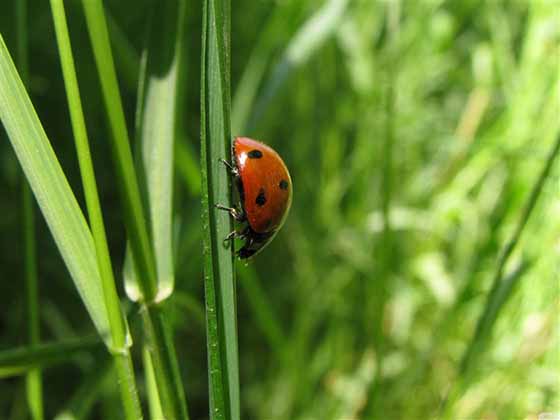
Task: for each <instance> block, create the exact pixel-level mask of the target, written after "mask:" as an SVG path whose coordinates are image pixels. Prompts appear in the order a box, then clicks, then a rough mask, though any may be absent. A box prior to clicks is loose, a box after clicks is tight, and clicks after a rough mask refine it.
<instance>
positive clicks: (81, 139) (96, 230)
mask: <svg viewBox="0 0 560 420" xmlns="http://www.w3.org/2000/svg"><path fill="white" fill-rule="evenodd" d="M51 9H52V14H53V20H54V24H55V31H56V38H57V42H58V49H59V53H60V61H61V65H62V71H63V76H64V83H65V86H66V94H67V98H68V106H69V109H70V117H71V120H72V130H73V132H74V139H75V142H76V149H77V152H78V161H79V164H80V172H81V175H82V184H83V188H84V194H85V198H86V204H87V209H88V214H89V220H90V223H91V229H92V234H93V240H94V243H95V250H96V255H97V262H98V266H99V271H100V274H101V280H102V289H103V297H104V303H105V305H106V307H107V312H108V314H109V326H110V332H111V338H112V348H111V349H110V350H111V352H112V353H113V355H114V357H115V365H116V368H117V369H116V371H117V374H118V375H119V381H118V382H119V385H120V390H121V398H122V401H123V404H124V409H125V414H126V418H129V419H135V418H138V417H141V416H142V414H141V413H142V412H141V409H140V402H139V399H138V394H137V391H136V384H135V382H134V374H133V369H132V360H131V358H130V352H129V350H128V347H129V346H130V345H131V344H132V343H131V340H130V339H127V337H130V336H129V334H128V331H127V323H126V319H125V318H124V316H123V313H122V311H121V307H120V301H119V297H118V295H117V290H116V286H115V279H114V276H113V267H112V264H111V257H110V255H109V247H108V244H107V238H106V234H105V226H104V223H103V216H102V214H101V205H100V203H99V195H98V192H97V185H96V181H95V173H94V169H93V163H92V161H91V153H90V150H89V140H88V138H87V132H86V124H85V119H84V115H83V111H82V103H81V99H80V93H79V88H78V80H77V77H76V70H75V68H74V59H73V56H72V47H71V45H70V36H69V34H68V26H67V23H66V14H65V11H64V5H63V3H62V0H51Z"/></svg>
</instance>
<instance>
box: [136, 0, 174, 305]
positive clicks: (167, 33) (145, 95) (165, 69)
mask: <svg viewBox="0 0 560 420" xmlns="http://www.w3.org/2000/svg"><path fill="white" fill-rule="evenodd" d="M184 14H185V2H184V1H180V2H177V1H163V2H160V3H159V4H158V5H157V7H154V8H153V15H152V17H151V22H150V31H149V36H148V45H147V48H146V49H145V52H144V57H143V60H142V62H143V71H142V76H141V77H142V78H143V80H142V82H141V83H140V92H139V100H138V104H139V105H138V109H137V115H136V120H137V130H136V131H137V138H138V140H139V141H140V144H141V156H142V164H143V168H142V169H143V171H142V172H143V173H144V174H145V179H146V183H147V190H148V202H149V208H150V221H151V225H152V232H151V233H152V236H151V237H152V240H153V248H154V252H155V257H156V264H157V281H158V285H157V287H158V291H157V298H156V299H157V301H162V300H164V299H166V298H167V297H168V296H169V295H170V294H171V293H172V292H173V287H174V283H175V280H174V273H173V249H172V229H171V227H172V205H173V165H170V162H173V149H174V141H175V127H176V116H177V108H176V105H177V95H178V92H177V78H178V75H179V72H178V67H179V63H180V61H181V50H182V48H181V45H182V42H181V40H182V37H183V16H184ZM162 28H163V29H162ZM127 279H129V280H133V279H134V277H131V276H128V277H127ZM131 287H135V286H134V285H127V289H129V288H131Z"/></svg>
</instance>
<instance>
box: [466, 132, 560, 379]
mask: <svg viewBox="0 0 560 420" xmlns="http://www.w3.org/2000/svg"><path fill="white" fill-rule="evenodd" d="M559 153H560V135H559V136H558V137H557V139H556V142H555V144H554V145H553V146H552V149H551V151H550V153H549V155H548V158H547V160H546V161H545V163H544V166H543V168H542V171H541V173H540V175H539V177H538V178H537V180H536V182H535V184H534V185H533V189H532V190H531V193H530V195H529V197H528V199H527V202H526V204H525V208H524V209H523V213H522V214H521V218H520V219H519V222H518V224H517V226H516V227H515V231H514V232H513V235H512V237H511V239H510V240H509V242H508V243H507V244H506V246H505V247H504V249H503V251H502V253H501V255H500V258H499V260H498V264H497V266H496V272H495V274H494V279H493V282H492V288H491V289H490V293H489V294H488V298H487V300H486V305H485V307H484V311H483V312H482V314H481V316H480V318H479V320H478V322H477V325H476V330H475V334H474V337H473V338H472V340H471V342H470V345H469V347H468V348H467V350H466V351H465V354H464V356H463V359H462V362H461V372H462V373H465V372H467V371H468V370H469V369H470V367H471V366H472V361H473V358H474V354H475V353H479V352H480V347H481V344H480V343H481V342H483V341H484V338H485V337H487V336H488V335H489V334H490V331H491V329H492V325H493V324H494V321H495V320H496V318H497V317H498V315H497V313H498V311H499V309H500V308H501V307H502V306H503V302H504V301H505V300H506V297H504V293H505V292H504V290H512V289H513V287H507V286H506V285H507V283H508V282H507V281H506V280H503V278H502V277H503V271H504V268H505V266H506V264H507V262H508V260H509V258H510V256H511V255H512V253H513V251H514V250H515V248H516V247H517V245H518V243H519V240H520V238H521V234H522V233H523V230H524V229H525V226H527V222H528V221H529V217H530V216H531V213H532V212H533V209H534V208H535V205H536V204H537V200H538V198H539V196H540V195H541V192H542V189H543V187H544V185H545V182H546V180H547V179H548V177H549V175H550V173H551V171H552V168H553V164H554V161H555V159H556V157H557V156H558V154H559Z"/></svg>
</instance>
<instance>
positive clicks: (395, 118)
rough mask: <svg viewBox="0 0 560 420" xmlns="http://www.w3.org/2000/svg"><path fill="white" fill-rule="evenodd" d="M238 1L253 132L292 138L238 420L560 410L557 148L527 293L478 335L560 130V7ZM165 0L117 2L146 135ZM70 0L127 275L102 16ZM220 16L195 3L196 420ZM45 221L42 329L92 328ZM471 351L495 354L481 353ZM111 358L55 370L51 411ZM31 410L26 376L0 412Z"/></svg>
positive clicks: (188, 303)
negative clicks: (214, 37)
mask: <svg viewBox="0 0 560 420" xmlns="http://www.w3.org/2000/svg"><path fill="white" fill-rule="evenodd" d="M232 3H233V4H232V28H231V30H232V34H231V39H232V54H231V66H232V94H233V110H232V118H233V134H234V135H247V136H251V137H253V138H257V139H261V140H263V141H265V142H266V143H268V144H270V145H271V146H273V147H274V148H275V149H276V150H277V151H278V152H279V153H280V154H281V155H282V156H283V157H284V159H285V161H286V163H287V165H288V167H289V168H290V170H291V175H292V178H293V182H294V202H293V208H292V211H291V214H290V217H289V218H288V221H287V223H286V225H285V226H284V228H283V230H282V231H281V232H280V233H279V235H278V236H277V238H276V239H275V240H274V242H273V243H272V244H271V245H270V246H269V247H268V248H267V249H266V251H264V252H263V253H262V254H260V255H259V256H258V258H256V259H255V261H253V262H251V263H250V264H249V266H248V267H245V266H243V264H238V269H239V276H238V291H239V292H238V330H239V355H240V369H241V372H240V382H241V407H242V418H244V419H245V418H247V419H333V420H339V419H351V418H364V419H426V418H433V417H438V416H447V418H452V419H536V418H537V416H538V414H539V413H541V412H560V400H559V395H558V392H559V389H560V383H559V381H560V379H559V378H560V367H559V362H560V347H559V346H560V341H559V324H558V311H559V309H560V308H559V303H560V302H559V297H560V293H559V282H558V280H559V274H560V263H559V257H560V256H559V253H560V242H559V238H560V217H559V214H560V200H559V193H560V168H559V165H558V163H556V165H554V166H553V168H552V172H551V175H550V177H549V179H548V180H547V182H546V184H545V185H544V188H543V192H542V195H541V197H540V199H539V201H538V202H537V205H536V207H535V209H534V211H533V213H532V215H531V218H530V219H529V221H528V224H527V226H526V230H525V232H524V233H523V235H522V236H521V239H520V242H519V243H518V246H517V248H516V249H515V251H514V253H513V255H512V256H511V258H510V259H509V262H508V264H507V265H506V267H505V273H504V278H505V279H508V278H509V279H513V280H512V284H513V285H514V286H515V287H512V288H510V289H508V290H507V293H506V296H504V301H505V302H504V304H503V305H502V306H500V307H499V308H498V309H499V310H498V312H497V313H496V314H495V323H494V325H493V328H492V329H491V331H490V334H489V335H488V336H487V337H483V340H482V341H480V342H475V341H474V338H473V337H474V331H475V327H476V324H477V322H478V319H479V318H480V317H481V315H482V313H483V312H484V310H485V307H486V305H487V301H486V298H487V295H488V292H489V291H490V288H491V286H492V279H493V276H494V273H495V271H496V269H497V265H498V260H499V255H500V252H501V250H502V249H503V247H504V245H505V244H506V242H507V241H508V240H509V239H510V238H511V236H512V234H513V232H514V230H515V228H516V226H517V225H518V223H519V222H520V218H521V217H522V213H523V208H524V205H525V202H526V200H527V198H528V196H529V194H530V191H531V188H532V187H533V185H534V183H535V182H536V181H537V178H538V175H539V173H540V171H541V168H542V167H543V166H544V162H545V160H546V158H547V155H548V153H549V150H550V149H551V147H552V145H553V143H554V142H555V139H556V137H557V136H558V135H559V133H560V96H559V95H560V1H558V0H533V1H529V0H524V1H523V0H509V1H506V0H503V1H502V0H492V1H478V0H455V1H443V0H422V1H376V0H348V1H346V0H327V1H315V0H305V1H304V0H284V1H268V0H267V1H260V2H254V1H248V0H240V1H235V2H232ZM149 4H150V3H149V2H148V1H147V0H142V1H134V2H133V1H124V0H120V1H116V0H111V1H106V2H105V6H106V9H107V11H108V12H109V14H110V15H111V18H110V26H111V28H110V29H111V35H112V41H113V42H114V45H113V47H114V55H115V58H116V63H117V70H118V72H119V79H120V82H121V93H122V95H123V99H124V102H125V103H124V105H125V110H126V111H127V113H128V114H127V119H128V123H129V126H130V127H131V128H132V126H133V122H134V109H135V105H136V103H135V101H136V88H137V86H136V81H137V77H138V74H137V71H138V56H139V52H140V51H141V47H142V44H143V41H144V35H145V24H146V20H145V14H146V10H147V8H148V6H149ZM66 7H67V13H68V20H69V25H70V31H71V36H72V44H73V49H74V53H75V56H76V57H75V58H76V66H77V72H78V78H79V82H80V87H81V89H82V97H83V98H84V112H85V115H86V118H87V125H88V130H89V136H90V139H91V141H92V153H93V159H94V163H95V166H96V173H97V174H98V184H99V189H100V194H101V199H102V206H103V210H104V215H105V219H106V223H107V231H108V234H109V238H108V239H109V242H110V247H111V253H112V255H113V258H114V260H115V262H116V263H115V269H116V270H119V272H120V267H121V266H122V260H123V257H124V228H123V225H122V220H121V216H120V213H119V210H118V203H117V191H116V186H115V185H114V182H113V179H114V174H113V172H112V171H113V168H112V165H111V164H110V162H109V161H108V155H109V150H108V147H109V146H108V145H109V143H108V142H107V141H106V138H107V136H108V131H107V127H106V124H105V117H104V115H103V108H102V98H101V95H100V90H99V81H98V80H97V76H96V73H95V66H94V65H93V61H92V53H91V47H90V44H89V42H88V39H87V33H86V30H85V23H84V17H83V11H82V10H81V7H80V5H79V4H77V2H73V1H68V2H66ZM2 9H3V12H2V13H1V14H0V31H1V32H2V35H3V36H4V38H5V39H6V42H7V44H8V47H9V48H10V49H11V50H13V48H14V45H15V42H16V32H15V26H14V25H15V23H14V18H13V16H14V11H13V3H12V2H5V3H4V7H3V8H2ZM29 13H30V17H29V21H30V22H32V25H31V26H30V27H31V28H32V30H31V31H30V32H29V33H28V37H29V42H30V56H31V57H30V66H29V86H30V94H31V97H32V99H33V102H34V105H35V107H36V108H37V111H38V114H39V117H40V118H41V121H42V123H43V125H44V127H45V129H46V131H47V134H48V135H49V138H50V139H51V141H52V142H53V147H54V149H55V151H56V152H57V155H58V157H59V159H60V160H61V163H62V165H63V168H64V170H65V172H66V174H67V176H68V177H69V179H70V181H71V184H72V187H73V188H74V191H75V192H76V194H77V195H78V197H79V199H80V200H81V204H82V206H83V204H84V203H83V196H82V192H81V186H80V182H79V172H78V165H77V160H76V157H75V154H74V146H73V144H72V141H71V135H72V134H71V126H70V120H69V118H68V111H67V108H66V100H65V96H64V95H65V93H64V85H63V80H62V74H61V70H60V67H59V61H58V55H57V50H56V43H55V37H54V30H53V25H52V20H51V15H50V10H49V6H48V2H43V1H36V0H34V1H30V4H29ZM200 30H201V8H200V4H199V3H198V2H187V16H186V19H185V30H184V33H185V41H184V48H185V54H184V63H183V72H184V74H183V76H184V77H183V79H182V80H181V83H180V89H181V90H182V91H183V92H184V96H183V97H182V104H181V106H182V107H183V110H182V114H181V118H180V123H179V127H178V130H177V143H178V145H177V150H176V156H175V160H176V162H175V167H176V182H175V184H176V185H175V196H174V200H175V204H174V213H175V234H176V246H175V254H176V255H175V261H176V282H177V290H176V291H175V293H174V295H173V297H172V302H173V305H172V309H173V316H174V320H175V328H176V345H177V351H178V356H179V363H180V365H181V366H180V367H181V371H182V374H183V379H184V382H185V388H186V393H187V400H188V403H189V411H190V416H191V418H193V419H204V418H208V385H207V367H206V363H207V362H206V345H205V329H204V313H203V310H204V308H203V302H204V300H203V282H202V249H201V226H200V215H199V211H200V204H199V203H200V197H199V194H200V174H199V170H198V153H199V150H198V147H199V146H198V144H199V141H198V139H199V133H200V105H199V101H200V33H201V32H200ZM0 137H5V133H4V132H2V133H0ZM2 140H3V141H1V142H0V197H1V200H0V212H1V214H2V215H3V217H1V218H0V232H1V234H0V350H4V349H10V348H13V347H15V346H18V345H22V344H24V343H25V337H24V336H23V334H22V325H24V315H25V312H24V307H23V304H24V298H25V295H24V290H23V285H24V282H23V274H22V267H23V257H22V255H23V250H22V246H21V237H22V236H21V235H22V234H21V224H22V213H21V207H20V199H19V185H18V184H19V182H20V181H19V178H18V164H17V161H16V159H15V157H14V154H13V152H12V149H11V148H10V146H9V142H8V141H7V140H6V139H5V138H3V139H2ZM37 229H38V232H37V238H38V260H39V288H40V302H41V304H40V317H41V330H42V333H41V334H42V337H41V338H42V340H49V339H61V338H72V337H76V336H84V335H86V334H88V333H91V332H92V331H93V328H92V324H91V321H90V320H89V318H88V316H87V313H86V312H85V311H84V310H83V306H82V303H81V302H80V301H79V299H78V297H77V294H76V292H75V289H74V287H73V285H72V282H71V281H70V279H69V275H68V273H67V271H66V269H65V268H64V265H63V264H62V262H61V260H60V257H59V255H58V252H57V250H56V248H55V246H54V243H53V241H52V239H51V237H50V235H49V233H48V230H47V229H46V226H45V225H44V222H43V221H42V220H41V219H40V218H38V220H37ZM120 292H121V293H120V295H121V296H124V292H123V291H122V285H120ZM473 346H475V347H476V349H477V351H476V357H471V358H469V361H468V362H465V361H464V358H465V354H466V352H467V350H468V349H469V348H472V347H473ZM133 351H134V348H133ZM104 357H105V356H104V354H103V353H98V352H91V353H90V354H86V355H84V356H82V357H80V358H78V359H76V360H75V361H72V362H71V363H70V362H69V363H66V364H63V365H59V366H55V367H52V368H50V369H47V370H45V371H44V374H43V381H44V384H45V386H44V395H45V398H44V399H45V411H46V415H47V418H50V417H52V416H53V415H54V414H55V413H57V412H58V411H59V410H60V409H61V408H62V407H63V406H64V405H65V404H67V403H68V401H69V398H70V397H72V396H73V395H74V393H75V392H76V390H77V389H78V387H79V386H81V385H82V384H83V383H84V381H85V380H86V379H91V378H92V375H93V374H94V373H98V371H99V370H100V365H102V364H106V363H107V361H106V357H105V358H104ZM135 357H136V358H138V360H139V359H140V358H141V354H140V352H138V351H136V353H135ZM135 365H136V366H137V368H139V366H141V364H140V363H136V364H135ZM98 376H99V375H98ZM140 377H141V376H139V375H138V376H137V378H140ZM101 379H103V378H101ZM139 388H140V393H141V394H143V393H144V389H143V384H141V383H139ZM96 392H97V394H96V395H98V401H97V402H95V403H94V405H93V408H92V410H93V411H92V412H91V413H90V416H89V417H88V418H103V419H113V418H115V419H118V418H120V414H119V413H120V401H119V398H118V391H117V387H116V384H115V383H114V381H110V380H109V381H107V380H100V381H99V384H98V385H97V388H96ZM26 413H27V408H26V401H25V386H24V382H23V380H21V379H20V378H11V379H3V380H0V418H2V419H4V418H6V419H23V418H27V417H26V416H27V414H26Z"/></svg>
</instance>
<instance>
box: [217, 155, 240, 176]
mask: <svg viewBox="0 0 560 420" xmlns="http://www.w3.org/2000/svg"><path fill="white" fill-rule="evenodd" d="M220 162H222V163H223V164H224V165H226V167H227V168H228V169H229V170H230V172H231V173H232V174H233V175H235V176H238V175H239V171H238V170H237V168H236V167H235V166H233V165H232V164H231V163H229V162H228V161H227V160H225V159H221V158H220Z"/></svg>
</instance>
